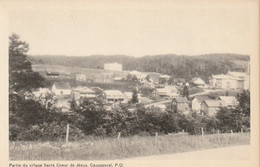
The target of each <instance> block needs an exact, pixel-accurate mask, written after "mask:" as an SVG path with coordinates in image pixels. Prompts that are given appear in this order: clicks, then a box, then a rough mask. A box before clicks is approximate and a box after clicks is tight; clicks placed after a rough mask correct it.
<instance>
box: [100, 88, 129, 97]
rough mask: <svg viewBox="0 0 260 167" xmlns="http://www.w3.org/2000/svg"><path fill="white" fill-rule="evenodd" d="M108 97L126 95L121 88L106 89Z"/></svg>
mask: <svg viewBox="0 0 260 167" xmlns="http://www.w3.org/2000/svg"><path fill="white" fill-rule="evenodd" d="M104 93H105V94H106V96H107V98H125V95H124V94H123V93H122V92H121V91H119V90H105V91H104Z"/></svg>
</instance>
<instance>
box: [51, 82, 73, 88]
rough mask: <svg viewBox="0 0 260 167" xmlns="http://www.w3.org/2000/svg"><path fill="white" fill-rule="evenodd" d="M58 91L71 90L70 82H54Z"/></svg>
mask: <svg viewBox="0 0 260 167" xmlns="http://www.w3.org/2000/svg"><path fill="white" fill-rule="evenodd" d="M54 85H55V87H56V89H71V87H70V83H69V82H54Z"/></svg>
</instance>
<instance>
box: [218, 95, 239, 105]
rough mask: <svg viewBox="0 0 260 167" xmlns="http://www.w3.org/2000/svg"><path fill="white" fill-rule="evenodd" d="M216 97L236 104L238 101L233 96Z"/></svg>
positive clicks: (227, 102)
mask: <svg viewBox="0 0 260 167" xmlns="http://www.w3.org/2000/svg"><path fill="white" fill-rule="evenodd" d="M217 99H218V100H222V101H224V102H225V103H226V104H238V101H237V99H236V97H234V96H219V97H218V98H217Z"/></svg>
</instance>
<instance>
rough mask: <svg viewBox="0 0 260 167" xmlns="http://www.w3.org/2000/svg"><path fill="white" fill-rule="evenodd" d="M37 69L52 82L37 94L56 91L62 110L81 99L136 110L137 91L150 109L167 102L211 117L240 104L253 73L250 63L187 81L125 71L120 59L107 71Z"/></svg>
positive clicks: (56, 99)
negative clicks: (239, 94) (240, 98)
mask: <svg viewBox="0 0 260 167" xmlns="http://www.w3.org/2000/svg"><path fill="white" fill-rule="evenodd" d="M36 70H37V71H38V72H39V73H40V74H41V75H42V76H43V77H45V78H46V79H47V80H49V81H51V84H50V87H48V88H40V89H39V90H38V91H37V92H35V93H34V94H35V95H36V96H40V95H41V96H44V94H47V93H51V94H53V95H54V98H55V107H57V108H60V109H61V111H62V112H70V102H71V101H72V100H75V101H76V102H77V103H79V100H80V99H81V98H87V99H95V98H97V99H100V100H101V101H102V102H103V104H104V106H105V107H106V109H107V110H112V109H113V108H114V107H116V106H117V105H120V104H127V105H129V106H130V107H129V110H133V109H134V107H135V105H132V98H133V92H136V94H137V99H138V101H137V102H136V103H138V104H143V105H144V106H145V107H146V108H148V107H155V108H159V109H160V111H162V112H163V111H165V109H166V107H167V105H171V106H173V107H175V108H176V109H177V110H178V111H180V112H182V113H183V114H185V115H188V114H192V113H196V114H199V115H208V116H214V115H215V114H216V113H217V111H219V110H220V108H221V107H227V108H234V107H236V106H237V105H238V104H239V102H238V100H237V98H236V95H237V94H238V93H239V92H241V91H242V90H249V75H250V73H249V65H248V69H247V70H245V71H246V72H236V71H229V72H227V73H226V74H217V75H212V76H211V77H210V78H208V81H204V80H203V79H201V78H199V77H194V78H192V79H191V80H186V79H184V78H173V77H171V76H169V75H166V74H159V73H154V72H151V73H149V72H139V71H123V67H122V64H119V63H116V62H115V63H105V64H104V70H98V71H95V70H93V71H91V72H89V70H88V71H84V70H78V71H74V72H70V71H69V70H68V71H65V72H64V71H61V70H60V71H58V70H56V71H54V70H53V69H46V68H40V69H39V68H38V69H36ZM51 70H52V71H51ZM184 87H186V88H187V89H188V95H184V94H183V89H184ZM230 92H231V93H230Z"/></svg>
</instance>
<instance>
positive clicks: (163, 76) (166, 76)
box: [159, 75, 171, 78]
mask: <svg viewBox="0 0 260 167" xmlns="http://www.w3.org/2000/svg"><path fill="white" fill-rule="evenodd" d="M159 78H171V77H170V76H169V75H160V76H159Z"/></svg>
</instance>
